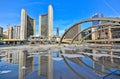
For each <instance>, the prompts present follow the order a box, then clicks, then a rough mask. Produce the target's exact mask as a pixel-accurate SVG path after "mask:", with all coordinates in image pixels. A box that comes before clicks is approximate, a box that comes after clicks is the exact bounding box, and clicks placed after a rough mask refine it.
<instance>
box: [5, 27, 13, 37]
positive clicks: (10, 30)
mask: <svg viewBox="0 0 120 79" xmlns="http://www.w3.org/2000/svg"><path fill="white" fill-rule="evenodd" d="M6 34H7V35H6V36H7V39H12V38H13V27H10V26H9V27H8V28H7V31H6Z"/></svg>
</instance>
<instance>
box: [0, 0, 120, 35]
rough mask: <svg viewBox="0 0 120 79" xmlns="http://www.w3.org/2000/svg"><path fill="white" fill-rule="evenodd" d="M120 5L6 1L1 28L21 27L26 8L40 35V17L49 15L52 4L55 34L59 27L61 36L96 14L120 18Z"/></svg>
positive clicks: (95, 0)
mask: <svg viewBox="0 0 120 79" xmlns="http://www.w3.org/2000/svg"><path fill="white" fill-rule="evenodd" d="M86 2H87V3H86ZM119 3H120V1H119V0H111V1H109V2H108V1H107V0H101V1H100V0H91V1H89V0H86V1H82V0H76V1H75V2H74V0H71V1H69V2H68V1H58V0H56V1H54V0H40V1H39V0H35V1H33V0H29V1H24V0H21V1H16V0H11V1H10V2H8V1H7V0H4V1H1V3H0V5H1V7H0V10H1V12H0V26H2V27H3V28H4V30H5V29H6V27H7V25H8V24H10V25H11V26H13V25H20V15H21V9H22V8H24V9H26V10H27V12H28V15H29V16H31V17H32V18H34V19H35V20H36V32H37V34H38V29H37V28H38V24H39V23H38V22H39V15H41V14H45V13H47V12H48V11H47V10H48V9H47V8H48V5H50V4H51V5H52V6H53V10H54V26H53V27H54V34H56V27H59V28H60V35H61V33H62V32H63V31H64V30H65V29H67V28H68V27H70V26H71V25H72V24H74V23H76V22H78V21H80V20H83V19H87V18H91V17H92V15H93V14H95V13H103V14H104V16H105V17H119V16H120V9H119ZM6 5H7V6H6ZM86 26H87V25H85V27H86Z"/></svg>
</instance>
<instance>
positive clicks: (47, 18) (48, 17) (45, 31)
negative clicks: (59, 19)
mask: <svg viewBox="0 0 120 79" xmlns="http://www.w3.org/2000/svg"><path fill="white" fill-rule="evenodd" d="M39 35H40V36H43V37H45V38H48V39H49V40H50V38H51V37H53V8H52V5H49V7H48V14H44V15H40V16H39Z"/></svg>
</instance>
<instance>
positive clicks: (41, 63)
mask: <svg viewBox="0 0 120 79" xmlns="http://www.w3.org/2000/svg"><path fill="white" fill-rule="evenodd" d="M0 79H120V52H113V51H104V50H96V49H89V50H88V49H86V50H81V49H73V50H72V49H69V48H68V49H63V50H54V51H53V50H47V51H44V52H28V51H20V50H19V51H18V50H14V51H7V52H4V53H1V55H0Z"/></svg>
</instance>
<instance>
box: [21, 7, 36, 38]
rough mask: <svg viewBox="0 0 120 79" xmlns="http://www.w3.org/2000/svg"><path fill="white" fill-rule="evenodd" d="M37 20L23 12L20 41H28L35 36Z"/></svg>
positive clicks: (23, 10)
mask: <svg viewBox="0 0 120 79" xmlns="http://www.w3.org/2000/svg"><path fill="white" fill-rule="evenodd" d="M35 28H36V27H35V20H34V19H33V18H31V17H30V16H28V15H27V11H26V10H25V9H22V11H21V28H20V39H22V40H25V39H28V38H29V37H30V36H31V35H35Z"/></svg>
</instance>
